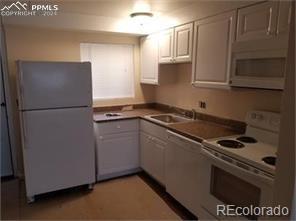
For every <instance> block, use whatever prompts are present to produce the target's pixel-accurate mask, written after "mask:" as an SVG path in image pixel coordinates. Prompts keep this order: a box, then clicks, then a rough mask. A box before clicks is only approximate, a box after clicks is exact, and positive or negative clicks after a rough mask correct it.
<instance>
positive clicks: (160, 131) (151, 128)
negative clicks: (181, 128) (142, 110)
mask: <svg viewBox="0 0 296 221" xmlns="http://www.w3.org/2000/svg"><path fill="white" fill-rule="evenodd" d="M140 129H141V131H143V132H145V133H148V134H150V135H153V136H155V137H158V138H160V139H161V140H163V141H166V140H167V132H166V129H165V128H164V127H161V126H158V125H156V124H154V123H151V122H148V121H146V120H141V121H140Z"/></svg>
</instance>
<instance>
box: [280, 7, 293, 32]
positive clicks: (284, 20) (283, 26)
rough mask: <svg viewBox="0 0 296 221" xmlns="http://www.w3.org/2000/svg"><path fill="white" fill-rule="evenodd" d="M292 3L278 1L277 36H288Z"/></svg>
mask: <svg viewBox="0 0 296 221" xmlns="http://www.w3.org/2000/svg"><path fill="white" fill-rule="evenodd" d="M291 3H292V2H291V1H280V3H279V4H280V5H279V16H278V23H277V34H278V35H282V34H285V35H288V30H289V25H290V21H291V13H292V4H291Z"/></svg>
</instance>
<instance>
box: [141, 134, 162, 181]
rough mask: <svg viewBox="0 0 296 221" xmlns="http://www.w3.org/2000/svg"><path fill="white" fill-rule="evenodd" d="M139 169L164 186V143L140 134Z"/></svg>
mask: <svg viewBox="0 0 296 221" xmlns="http://www.w3.org/2000/svg"><path fill="white" fill-rule="evenodd" d="M140 140H141V154H140V155H141V167H142V169H143V170H145V171H146V172H147V173H149V174H150V175H151V176H153V177H154V178H155V179H156V180H157V181H159V182H160V183H162V184H164V183H165V179H164V151H165V143H164V142H161V141H160V140H159V139H157V138H155V137H152V136H150V135H148V134H145V133H143V132H141V136H140Z"/></svg>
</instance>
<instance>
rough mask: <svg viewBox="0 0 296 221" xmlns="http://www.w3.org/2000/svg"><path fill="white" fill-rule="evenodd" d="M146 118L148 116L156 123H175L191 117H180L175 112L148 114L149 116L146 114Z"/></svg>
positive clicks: (185, 120)
mask: <svg viewBox="0 0 296 221" xmlns="http://www.w3.org/2000/svg"><path fill="white" fill-rule="evenodd" d="M146 118H149V119H151V120H153V121H156V122H158V123H163V124H175V123H182V122H187V121H191V119H189V118H186V117H181V116H178V115H175V114H159V115H150V116H146Z"/></svg>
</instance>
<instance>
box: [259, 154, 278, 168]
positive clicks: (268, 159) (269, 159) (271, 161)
mask: <svg viewBox="0 0 296 221" xmlns="http://www.w3.org/2000/svg"><path fill="white" fill-rule="evenodd" d="M262 161H263V162H264V163H267V164H269V165H272V166H275V164H276V157H272V156H268V157H263V158H262Z"/></svg>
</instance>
